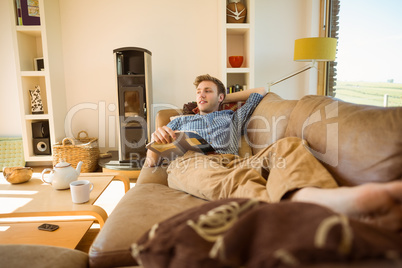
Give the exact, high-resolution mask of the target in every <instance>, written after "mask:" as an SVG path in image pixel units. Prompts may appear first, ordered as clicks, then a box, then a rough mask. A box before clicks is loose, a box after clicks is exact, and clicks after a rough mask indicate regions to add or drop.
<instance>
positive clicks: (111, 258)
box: [89, 183, 206, 267]
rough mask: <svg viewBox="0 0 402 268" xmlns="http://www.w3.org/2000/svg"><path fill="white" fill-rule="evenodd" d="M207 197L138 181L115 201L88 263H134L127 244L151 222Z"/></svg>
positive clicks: (94, 264)
mask: <svg viewBox="0 0 402 268" xmlns="http://www.w3.org/2000/svg"><path fill="white" fill-rule="evenodd" d="M205 202H206V201H204V200H201V199H197V198H195V197H193V196H190V195H189V194H186V193H183V192H180V191H176V190H173V189H170V188H168V187H167V186H165V185H161V184H155V183H144V184H137V185H135V187H134V188H132V189H130V190H129V191H128V192H127V193H126V194H125V195H124V196H123V198H122V199H121V200H120V202H119V203H118V204H117V206H116V207H115V209H114V210H113V212H112V213H111V215H110V217H109V218H108V219H107V220H106V223H105V225H104V226H103V228H102V229H101V231H100V232H99V234H98V236H97V237H96V239H95V241H94V242H93V244H92V246H91V248H90V252H89V260H90V265H91V267H119V266H127V265H135V264H136V262H135V260H134V259H133V258H132V257H131V254H130V246H131V244H132V243H134V242H135V241H137V240H138V239H139V238H140V237H141V235H143V234H144V233H145V232H146V231H147V230H149V228H151V226H152V225H154V224H155V223H157V222H160V221H163V220H165V219H167V218H169V217H171V216H173V215H174V214H176V213H179V212H182V211H184V210H186V209H189V208H191V207H194V206H198V205H200V204H203V203H205Z"/></svg>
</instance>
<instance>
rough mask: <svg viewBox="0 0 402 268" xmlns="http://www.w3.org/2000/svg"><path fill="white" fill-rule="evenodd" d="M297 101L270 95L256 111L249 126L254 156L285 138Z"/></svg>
mask: <svg viewBox="0 0 402 268" xmlns="http://www.w3.org/2000/svg"><path fill="white" fill-rule="evenodd" d="M296 103H297V101H296V100H284V99H282V98H281V97H279V96H278V95H277V94H275V93H272V92H270V93H268V94H267V95H266V96H265V97H264V99H262V100H261V102H260V104H258V106H257V108H256V109H255V111H254V113H253V115H252V116H251V118H250V121H249V123H248V125H247V135H246V136H245V138H246V141H247V143H248V144H249V146H250V147H251V149H252V152H253V154H256V153H258V152H259V151H261V150H262V149H264V148H266V147H268V146H269V145H271V144H272V143H274V142H276V141H277V140H279V139H282V138H284V137H285V130H286V127H287V125H288V121H289V117H290V114H291V112H292V110H293V108H294V107H295V105H296Z"/></svg>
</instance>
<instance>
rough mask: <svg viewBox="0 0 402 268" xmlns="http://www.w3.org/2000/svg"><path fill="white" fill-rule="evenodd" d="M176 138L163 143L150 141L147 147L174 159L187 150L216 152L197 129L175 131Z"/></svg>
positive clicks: (162, 155)
mask: <svg viewBox="0 0 402 268" xmlns="http://www.w3.org/2000/svg"><path fill="white" fill-rule="evenodd" d="M175 133H176V140H174V141H173V142H171V143H167V144H163V143H156V142H150V143H148V144H147V145H146V148H147V149H149V150H152V151H154V152H155V153H157V154H159V155H160V157H161V158H167V159H170V160H171V159H174V158H176V157H177V156H182V155H184V154H185V153H186V152H187V151H195V152H199V153H203V154H211V153H215V149H214V148H213V147H212V146H211V144H209V143H208V142H207V141H206V140H204V139H203V138H202V137H201V136H200V135H198V133H197V132H195V131H175Z"/></svg>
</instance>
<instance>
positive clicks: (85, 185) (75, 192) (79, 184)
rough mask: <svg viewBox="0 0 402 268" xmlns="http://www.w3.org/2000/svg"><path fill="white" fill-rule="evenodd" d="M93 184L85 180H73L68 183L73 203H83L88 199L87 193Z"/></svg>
mask: <svg viewBox="0 0 402 268" xmlns="http://www.w3.org/2000/svg"><path fill="white" fill-rule="evenodd" d="M93 188H94V184H93V183H92V182H90V181H87V180H81V181H73V182H71V183H70V190H71V198H72V199H73V203H85V202H88V201H89V193H90V192H91V191H92V189H93Z"/></svg>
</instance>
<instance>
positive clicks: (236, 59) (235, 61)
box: [229, 56, 243, 68]
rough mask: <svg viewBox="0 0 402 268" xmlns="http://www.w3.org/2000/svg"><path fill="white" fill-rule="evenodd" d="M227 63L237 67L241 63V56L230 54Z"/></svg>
mask: <svg viewBox="0 0 402 268" xmlns="http://www.w3.org/2000/svg"><path fill="white" fill-rule="evenodd" d="M229 63H230V65H231V66H232V67H233V68H239V67H240V66H241V65H242V64H243V56H230V57H229Z"/></svg>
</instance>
